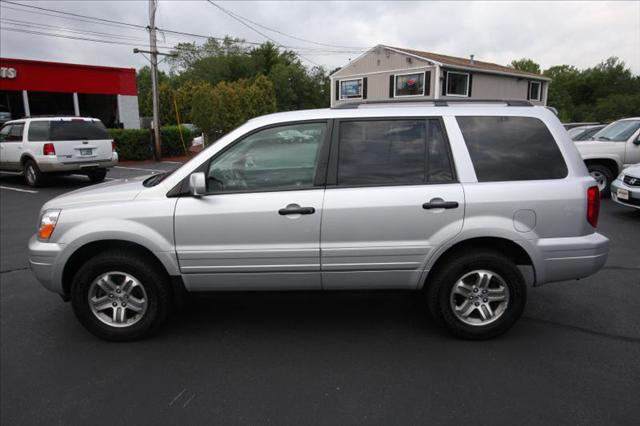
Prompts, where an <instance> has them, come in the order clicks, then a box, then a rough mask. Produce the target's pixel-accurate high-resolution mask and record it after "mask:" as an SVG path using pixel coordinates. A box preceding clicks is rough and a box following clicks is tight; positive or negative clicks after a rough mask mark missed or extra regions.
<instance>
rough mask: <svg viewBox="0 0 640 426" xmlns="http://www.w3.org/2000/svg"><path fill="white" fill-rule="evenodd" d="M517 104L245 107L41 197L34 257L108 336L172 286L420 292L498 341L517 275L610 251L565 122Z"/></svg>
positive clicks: (524, 281)
mask: <svg viewBox="0 0 640 426" xmlns="http://www.w3.org/2000/svg"><path fill="white" fill-rule="evenodd" d="M515 105H519V106H511V104H510V103H497V104H488V103H484V104H474V103H460V104H459V103H455V102H449V103H443V102H442V101H439V102H438V103H437V104H426V103H414V104H400V105H393V106H389V105H367V104H364V105H352V106H351V107H350V108H340V109H323V110H311V111H298V112H287V113H279V114H273V115H268V116H263V117H259V118H255V119H253V120H250V121H249V122H247V123H246V124H244V125H243V126H241V127H239V128H238V129H236V130H234V131H233V132H231V133H229V134H227V135H226V136H224V137H222V138H221V139H220V140H219V141H218V142H216V143H215V144H213V145H212V146H210V147H209V148H207V149H206V150H204V151H203V152H202V153H201V154H200V155H198V156H197V157H195V158H194V159H192V160H191V161H189V162H188V163H186V164H185V165H184V166H182V167H180V168H179V169H177V170H176V171H174V172H173V173H169V174H160V175H154V176H151V177H146V178H139V179H128V180H121V181H111V182H106V183H103V184H100V185H97V186H93V187H90V188H86V189H81V190H78V191H73V192H70V193H67V194H65V195H62V196H60V197H57V198H55V199H53V200H51V201H49V202H48V203H46V204H45V205H44V207H43V208H42V212H41V220H40V224H39V229H38V231H37V233H36V235H34V236H33V238H32V239H31V240H30V242H29V252H30V254H29V256H30V264H31V268H32V270H33V271H34V273H35V274H36V276H37V277H38V279H39V280H40V281H41V282H42V284H43V285H44V286H45V287H46V288H48V289H50V290H52V291H54V292H56V293H59V294H60V295H62V297H63V298H64V299H65V300H71V304H72V306H73V309H74V311H75V313H76V315H77V317H78V319H79V320H80V322H81V323H82V324H83V325H84V326H85V327H86V328H87V329H89V330H90V331H91V332H92V333H94V334H96V335H97V336H99V337H102V338H105V339H110V340H132V339H136V338H140V337H142V336H144V335H147V334H148V333H150V332H152V331H154V330H156V329H157V328H158V327H159V326H160V324H161V323H162V322H163V321H164V320H165V318H166V317H167V315H168V313H169V312H170V310H171V307H172V305H173V304H174V303H176V301H177V300H180V299H181V298H182V297H183V292H184V291H185V290H186V291H229V290H234V291H237V290H239V291H248V290H352V289H404V290H419V292H418V293H420V294H423V295H424V296H425V304H426V306H427V307H428V309H429V311H430V312H431V314H432V316H433V318H434V319H435V321H436V322H437V323H439V324H441V325H443V326H445V327H446V328H448V329H449V330H450V331H451V332H453V333H454V334H455V335H456V336H460V337H463V338H471V339H480V338H488V337H492V336H496V335H498V334H500V333H502V332H504V331H506V330H507V329H508V328H510V327H511V326H512V325H513V324H514V323H515V322H516V321H517V319H518V318H519V317H520V315H521V313H522V311H523V308H524V305H525V300H526V292H527V287H528V286H530V285H541V284H544V283H548V282H552V281H561V280H570V279H577V278H582V277H586V276H588V275H591V274H593V273H595V272H596V271H598V270H599V269H600V268H601V267H602V265H603V264H604V263H605V261H606V258H607V253H608V246H609V241H608V239H607V238H605V237H603V236H602V235H600V234H598V233H596V231H595V228H596V224H597V220H598V211H599V202H600V198H599V194H598V188H597V186H596V183H595V182H594V180H593V179H592V178H591V177H590V176H589V174H588V172H587V169H586V167H585V165H584V163H583V161H582V159H581V158H580V155H579V154H578V152H577V150H576V148H575V146H574V144H573V142H572V141H571V139H569V136H568V135H567V132H566V131H565V130H564V128H563V127H562V125H561V124H560V122H559V121H558V119H557V118H556V117H555V115H553V113H551V112H550V111H549V110H547V109H546V108H543V107H533V106H523V105H521V104H515Z"/></svg>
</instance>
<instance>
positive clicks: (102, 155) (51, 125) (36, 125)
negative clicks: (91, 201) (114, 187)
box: [0, 117, 118, 186]
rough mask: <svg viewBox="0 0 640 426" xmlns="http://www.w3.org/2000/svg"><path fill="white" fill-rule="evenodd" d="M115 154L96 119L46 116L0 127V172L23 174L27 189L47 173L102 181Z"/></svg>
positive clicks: (112, 162) (116, 156) (115, 159)
mask: <svg viewBox="0 0 640 426" xmlns="http://www.w3.org/2000/svg"><path fill="white" fill-rule="evenodd" d="M117 162H118V154H117V152H116V150H115V145H114V143H113V140H112V139H111V137H110V136H109V134H108V133H107V129H106V128H105V127H104V125H103V124H102V122H101V121H100V120H98V119H97V118H82V117H47V118H23V119H20V120H13V121H9V122H7V123H5V124H4V126H2V128H0V170H1V171H3V172H5V173H6V172H9V173H15V174H22V175H24V177H25V179H26V181H27V184H28V185H29V186H40V185H42V184H43V183H44V182H45V180H46V178H47V176H48V175H50V174H72V173H77V174H85V175H87V176H88V177H89V179H90V180H91V182H94V183H97V182H102V181H103V180H104V178H105V176H106V175H107V169H108V168H110V167H112V166H114V165H115V164H117Z"/></svg>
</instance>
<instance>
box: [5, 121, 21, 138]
mask: <svg viewBox="0 0 640 426" xmlns="http://www.w3.org/2000/svg"><path fill="white" fill-rule="evenodd" d="M23 130H24V123H20V124H14V125H13V126H11V130H9V134H8V135H7V137H6V138H5V140H6V141H12V142H21V141H22V132H23Z"/></svg>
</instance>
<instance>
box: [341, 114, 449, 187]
mask: <svg viewBox="0 0 640 426" xmlns="http://www.w3.org/2000/svg"><path fill="white" fill-rule="evenodd" d="M339 138H340V141H339V152H338V179H337V184H338V185H346V186H351V185H363V186H369V185H411V184H416V185H417V184H423V183H447V182H452V181H453V180H454V173H453V168H452V165H451V157H450V155H449V145H448V141H447V139H446V136H445V132H444V129H443V128H442V125H441V123H440V121H439V120H436V119H426V120H425V119H401V120H393V119H380V120H362V121H343V122H341V123H340V131H339Z"/></svg>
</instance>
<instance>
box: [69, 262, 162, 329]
mask: <svg viewBox="0 0 640 426" xmlns="http://www.w3.org/2000/svg"><path fill="white" fill-rule="evenodd" d="M71 304H72V306H73V310H74V312H75V314H76V316H77V317H78V319H79V320H80V323H82V325H84V327H85V328H87V329H88V330H89V331H90V332H91V333H93V334H94V335H96V336H98V337H100V338H102V339H105V340H113V341H130V340H137V339H140V338H143V337H145V336H147V335H149V334H150V333H152V332H153V331H155V330H156V329H157V328H158V327H159V326H160V325H161V324H162V323H163V322H164V320H165V319H166V317H167V315H168V312H169V309H170V290H169V283H168V278H167V276H166V274H165V273H164V272H163V271H159V270H158V269H157V268H155V267H153V265H152V264H151V262H149V261H148V259H144V258H140V257H139V256H137V255H136V254H135V253H129V252H124V251H122V252H121V251H114V252H106V253H102V254H100V255H98V256H96V257H94V258H92V259H90V260H89V261H87V262H86V263H85V264H84V265H83V266H82V267H81V268H80V270H79V271H78V272H77V273H76V275H75V277H74V279H73V282H72V286H71Z"/></svg>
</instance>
